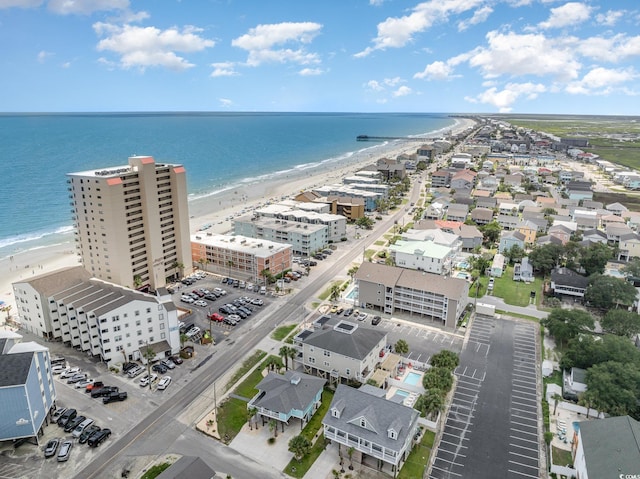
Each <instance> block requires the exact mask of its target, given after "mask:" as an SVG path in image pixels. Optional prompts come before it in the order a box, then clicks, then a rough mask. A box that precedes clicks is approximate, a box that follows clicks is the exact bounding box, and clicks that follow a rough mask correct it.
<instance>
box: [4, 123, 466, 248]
mask: <svg viewBox="0 0 640 479" xmlns="http://www.w3.org/2000/svg"><path fill="white" fill-rule="evenodd" d="M455 122H456V121H455V119H454V118H451V117H449V116H448V115H446V114H402V113H397V114H388V113H387V114H364V113H95V114H83V113H77V114H0V157H1V158H2V164H3V165H4V168H3V172H2V176H3V184H2V188H0V202H1V203H0V204H1V208H0V225H2V226H1V227H0V258H5V257H7V256H8V255H11V254H14V253H17V252H19V251H24V250H29V249H32V248H42V247H46V246H47V245H50V244H54V243H61V242H65V241H69V240H70V238H71V236H70V235H71V233H72V221H71V206H70V200H69V196H68V195H69V193H68V191H67V183H66V177H65V175H66V174H67V173H69V172H73V171H83V170H89V169H93V168H99V167H107V166H117V165H126V164H127V158H128V157H129V156H132V155H150V156H153V157H154V158H155V160H156V161H157V162H167V163H181V164H184V165H185V167H186V169H187V181H188V189H189V197H190V199H196V198H199V197H203V196H207V195H212V194H215V193H218V192H220V191H224V190H226V189H229V188H233V187H235V186H237V185H241V184H245V185H246V184H250V183H251V182H253V181H265V180H268V179H269V178H273V177H275V176H277V175H284V174H287V173H288V172H290V171H292V170H300V169H313V168H331V167H332V165H335V164H339V163H340V161H344V160H345V159H347V158H349V157H350V156H352V155H353V154H356V153H357V152H359V151H362V150H363V149H370V151H371V152H372V153H373V154H375V150H376V148H378V147H379V146H380V145H381V143H373V142H358V141H356V137H357V136H358V135H369V136H385V137H404V136H422V135H427V134H437V133H438V132H441V131H444V130H446V129H448V128H450V127H451V126H453V125H454V124H455ZM417 145H418V143H416V146H417Z"/></svg>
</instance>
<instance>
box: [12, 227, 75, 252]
mask: <svg viewBox="0 0 640 479" xmlns="http://www.w3.org/2000/svg"><path fill="white" fill-rule="evenodd" d="M73 229H74V227H73V226H70V225H67V226H60V227H59V228H56V229H55V230H50V231H37V232H34V233H25V234H21V235H16V236H10V237H9V238H4V239H0V248H7V247H10V246H14V245H18V244H22V243H28V242H31V241H37V240H39V239H42V238H46V237H47V236H52V235H65V234H70V233H72V232H73Z"/></svg>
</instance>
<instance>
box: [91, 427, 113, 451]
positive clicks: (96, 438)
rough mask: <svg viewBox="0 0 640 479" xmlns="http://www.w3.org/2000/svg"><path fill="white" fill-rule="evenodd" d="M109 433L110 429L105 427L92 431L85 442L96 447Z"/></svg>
mask: <svg viewBox="0 0 640 479" xmlns="http://www.w3.org/2000/svg"><path fill="white" fill-rule="evenodd" d="M110 435H111V429H108V428H105V429H101V430H99V431H96V432H94V433H93V434H92V435H91V436H89V439H88V440H87V444H89V446H90V447H98V446H99V445H100V444H102V443H103V442H104V441H105V440H106V439H107V438H108V437H109V436H110Z"/></svg>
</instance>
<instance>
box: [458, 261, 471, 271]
mask: <svg viewBox="0 0 640 479" xmlns="http://www.w3.org/2000/svg"><path fill="white" fill-rule="evenodd" d="M457 266H458V268H459V269H468V268H469V263H468V262H467V261H460V262H459V263H458V265H457Z"/></svg>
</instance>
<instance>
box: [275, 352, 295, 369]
mask: <svg viewBox="0 0 640 479" xmlns="http://www.w3.org/2000/svg"><path fill="white" fill-rule="evenodd" d="M291 349H293V348H291V347H289V346H282V347H281V348H280V351H279V352H278V354H279V355H280V357H281V358H282V359H284V369H285V371H288V370H289V358H290V357H291ZM294 354H295V349H294Z"/></svg>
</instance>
